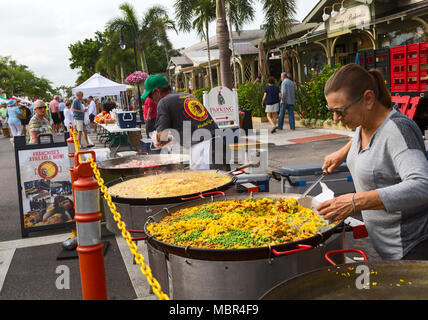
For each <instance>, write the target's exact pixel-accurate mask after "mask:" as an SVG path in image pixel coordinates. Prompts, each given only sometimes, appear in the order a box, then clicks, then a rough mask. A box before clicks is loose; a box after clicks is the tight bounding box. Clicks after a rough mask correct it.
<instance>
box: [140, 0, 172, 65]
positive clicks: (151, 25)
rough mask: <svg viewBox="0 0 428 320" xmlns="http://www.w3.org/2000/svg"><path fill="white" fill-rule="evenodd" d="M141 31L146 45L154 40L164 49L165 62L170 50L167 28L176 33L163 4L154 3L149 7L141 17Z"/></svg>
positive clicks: (167, 59)
mask: <svg viewBox="0 0 428 320" xmlns="http://www.w3.org/2000/svg"><path fill="white" fill-rule="evenodd" d="M142 25H143V32H144V34H145V35H146V37H145V40H146V43H145V44H146V45H147V46H150V45H151V44H152V43H154V42H156V43H157V44H159V45H161V46H163V47H164V49H165V56H166V63H167V64H168V62H169V54H168V53H169V51H171V50H172V43H171V41H170V40H169V38H168V33H167V32H168V30H173V31H175V32H176V33H177V28H176V26H175V22H174V21H173V20H171V19H170V18H169V16H168V11H167V9H165V8H164V7H163V6H160V5H155V6H153V7H151V8H150V9H149V10H148V11H147V12H146V14H145V15H144V17H143V23H142Z"/></svg>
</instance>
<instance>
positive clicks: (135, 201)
mask: <svg viewBox="0 0 428 320" xmlns="http://www.w3.org/2000/svg"><path fill="white" fill-rule="evenodd" d="M175 171H176V172H182V171H190V170H185V169H182V170H175ZM196 171H201V170H196ZM206 171H217V170H206ZM172 172H174V171H168V173H172ZM155 174H158V173H150V172H149V173H145V174H138V175H133V176H127V177H121V178H119V179H115V180H113V181H110V182H108V183H106V184H105V186H106V187H107V188H110V187H112V186H114V185H116V184H118V183H121V182H124V181H127V180H131V179H135V178H141V177H147V176H150V175H155ZM228 175H229V176H230V177H231V180H230V181H229V182H228V183H226V184H224V185H222V186H219V187H216V188H213V189H209V190H205V191H203V192H195V193H192V194H185V195H180V196H175V197H167V198H124V197H118V196H111V199H112V201H113V202H117V203H122V204H130V205H141V206H148V205H161V204H165V205H169V204H174V203H177V204H179V203H182V202H186V201H191V200H193V199H189V200H183V199H182V198H193V197H196V196H199V195H202V194H204V193H209V192H215V191H226V190H227V189H229V188H230V187H231V186H232V185H234V184H235V183H236V181H237V178H236V176H234V175H233V174H232V173H229V174H228Z"/></svg>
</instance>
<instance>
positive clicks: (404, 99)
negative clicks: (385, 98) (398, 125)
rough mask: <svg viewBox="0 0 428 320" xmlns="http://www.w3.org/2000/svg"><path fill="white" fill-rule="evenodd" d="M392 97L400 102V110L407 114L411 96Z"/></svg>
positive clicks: (393, 100)
mask: <svg viewBox="0 0 428 320" xmlns="http://www.w3.org/2000/svg"><path fill="white" fill-rule="evenodd" d="M391 87H392V85H391ZM391 99H392V102H396V103H397V104H398V111H400V112H401V113H402V114H405V112H406V110H407V108H408V106H409V103H410V96H392V97H391Z"/></svg>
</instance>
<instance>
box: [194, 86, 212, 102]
mask: <svg viewBox="0 0 428 320" xmlns="http://www.w3.org/2000/svg"><path fill="white" fill-rule="evenodd" d="M210 90H211V88H210V87H205V88H201V89H198V90H195V91H193V93H192V94H193V95H194V96H195V97H196V99H198V100H199V101H200V102H202V103H203V102H204V91H208V92H210Z"/></svg>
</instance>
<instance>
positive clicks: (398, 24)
mask: <svg viewBox="0 0 428 320" xmlns="http://www.w3.org/2000/svg"><path fill="white" fill-rule="evenodd" d="M427 40H428V1H426V0H425V1H423V0H397V1H389V0H353V1H351V0H345V1H341V2H340V1H339V2H338V1H337V0H336V1H334V0H321V1H319V2H318V3H317V5H316V6H315V7H314V8H313V9H312V10H311V11H310V12H309V14H308V15H307V16H306V17H305V19H304V20H303V21H302V23H301V24H298V25H295V26H293V27H292V28H291V30H290V32H289V33H288V35H287V36H286V37H285V38H283V39H280V40H277V41H275V42H270V43H264V46H265V48H266V51H267V55H268V56H269V55H272V54H273V55H275V54H279V55H280V56H281V62H282V63H281V66H282V68H281V69H282V70H283V71H286V72H289V73H290V74H292V75H293V78H294V79H295V80H297V82H304V81H306V80H307V79H308V72H309V70H313V71H315V72H317V70H319V69H320V68H322V66H323V65H324V64H326V63H328V64H330V65H335V64H337V63H340V64H342V65H344V64H347V63H352V62H356V59H357V55H358V54H359V53H360V52H362V51H365V50H377V49H382V48H389V47H393V46H400V45H405V44H413V43H420V42H424V41H427ZM256 43H257V41H254V42H253V44H255V45H256ZM269 63H270V64H271V63H272V62H271V61H270V60H269ZM269 69H271V68H269Z"/></svg>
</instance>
